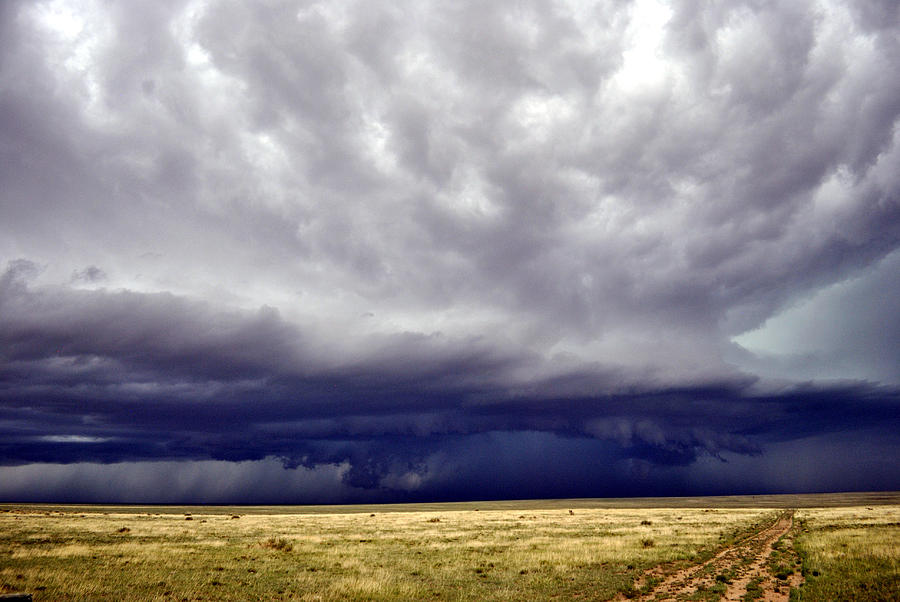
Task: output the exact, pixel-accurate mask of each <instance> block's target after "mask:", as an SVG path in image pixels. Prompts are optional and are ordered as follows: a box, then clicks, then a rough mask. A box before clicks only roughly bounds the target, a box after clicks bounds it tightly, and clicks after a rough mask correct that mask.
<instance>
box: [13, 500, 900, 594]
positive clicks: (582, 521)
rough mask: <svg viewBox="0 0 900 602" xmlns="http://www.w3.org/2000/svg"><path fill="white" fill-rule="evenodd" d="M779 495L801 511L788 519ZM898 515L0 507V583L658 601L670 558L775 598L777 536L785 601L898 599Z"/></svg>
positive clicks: (696, 508)
mask: <svg viewBox="0 0 900 602" xmlns="http://www.w3.org/2000/svg"><path fill="white" fill-rule="evenodd" d="M784 508H805V509H803V510H799V511H797V512H796V514H795V515H794V517H795V519H794V521H793V523H791V522H790V520H789V519H790V516H791V514H792V513H790V512H788V513H785V512H784V511H783V510H782V509H784ZM779 517H780V518H779ZM776 519H778V521H779V522H776ZM784 521H788V522H784ZM781 525H784V526H783V527H781ZM898 525H900V494H897V493H887V494H885V493H877V494H829V495H815V496H751V497H720V498H668V499H651V500H635V499H631V500H533V501H510V502H479V503H469V502H467V503H458V504H415V505H389V506H381V505H379V506H317V507H309V506H306V507H301V506H298V507H293V506H292V507H285V506H268V507H211V506H206V507H172V506H140V507H138V506H49V505H0V593H10V592H14V591H22V592H28V593H32V594H34V596H35V600H66V599H79V600H102V599H107V600H242V599H265V600H279V599H282V600H283V599H296V600H397V599H401V600H423V599H432V600H475V599H479V600H480V599H484V600H510V599H515V600H534V599H550V598H554V597H555V598H557V599H587V600H609V599H613V598H617V597H618V598H620V599H622V598H626V597H630V598H636V599H637V598H640V599H646V600H651V599H660V600H661V599H670V598H667V596H669V595H671V596H675V595H676V594H668V593H666V592H667V591H675V590H674V589H672V590H665V589H664V586H665V585H666V583H668V581H673V579H674V578H675V577H676V576H678V574H677V571H688V572H686V573H685V575H687V576H686V577H684V579H682V581H683V582H684V583H683V584H680V585H679V587H681V588H682V589H681V590H679V591H681V592H682V593H680V594H678V595H679V596H681V595H683V596H684V599H695V600H717V599H720V597H721V596H722V595H724V594H725V592H726V591H731V590H733V589H734V588H736V587H740V588H745V587H749V589H747V595H751V594H752V593H753V592H755V591H756V590H757V589H759V587H762V586H765V583H764V582H762V581H761V578H759V577H758V575H757V574H756V573H752V571H754V570H756V571H758V570H763V572H765V571H768V572H770V573H772V575H768V579H769V582H770V583H769V585H768V587H774V588H775V591H776V593H777V594H778V595H783V597H784V599H787V597H788V595H789V590H790V584H791V583H792V582H791V581H790V579H799V574H800V572H801V564H800V562H801V561H800V560H799V559H796V560H794V556H792V554H794V552H793V548H794V547H795V548H796V549H797V550H798V551H799V552H801V553H802V554H803V560H802V569H803V572H804V573H808V575H807V582H806V583H805V584H803V585H802V586H797V587H798V588H799V589H797V591H796V592H795V593H794V594H793V596H794V599H796V597H797V593H798V592H799V593H802V594H803V597H802V599H804V600H818V599H822V600H824V599H873V600H874V599H900V570H898V558H900V552H898V551H897V546H896V542H897V541H900V537H898V536H900V531H898ZM789 527H790V531H787V532H785V531H784V530H785V529H788V528H789ZM779 529H780V530H779ZM782 533H785V535H784V536H782V535H781V534H782ZM767 534H771V535H767ZM776 539H777V541H776ZM748 542H751V543H754V546H755V547H754V548H753V549H754V550H755V553H757V554H763V553H765V555H766V562H768V563H769V564H764V563H763V562H762V560H760V561H759V562H757V563H756V564H758V565H760V566H762V567H763V568H762V569H760V568H759V567H757V566H755V565H752V563H751V562H750V561H749V560H746V558H749V556H748V555H747V554H745V553H743V552H742V554H743V556H742V557H743V558H745V560H742V561H740V562H738V561H735V562H733V563H732V564H729V565H728V567H727V570H726V569H724V568H717V567H719V566H720V564H721V563H722V562H725V560H727V558H728V554H727V552H730V551H731V550H738V549H740V550H744V548H746V549H750V547H749V543H748ZM791 542H793V544H792V543H791ZM792 545H793V547H792ZM741 546H743V547H741ZM767 546H769V547H767ZM773 550H775V551H773ZM770 553H771V554H772V556H771V558H769V556H768V554H770ZM732 555H733V556H735V557H737V555H736V554H732ZM759 558H761V559H762V558H763V557H762V556H759ZM778 563H781V565H778ZM769 565H771V566H769ZM782 565H783V566H782ZM721 566H725V565H721ZM766 567H769V568H766ZM701 569H702V570H701ZM717 571H718V572H719V574H714V573H717ZM788 571H790V572H788ZM779 572H780V573H784V575H779V577H778V578H776V577H775V576H774V575H775V574H776V573H779ZM814 572H815V574H814ZM751 573H752V574H751ZM760 574H761V573H760ZM787 575H793V576H791V577H788V576H787ZM779 579H780V580H779ZM745 582H747V583H746V584H745ZM870 584H874V585H870ZM754 588H756V589H754ZM795 589H796V588H795ZM687 591H690V592H693V593H690V594H683V592H687ZM742 591H743V590H742ZM729 595H730V594H729ZM746 599H753V598H746ZM776 599H777V598H776Z"/></svg>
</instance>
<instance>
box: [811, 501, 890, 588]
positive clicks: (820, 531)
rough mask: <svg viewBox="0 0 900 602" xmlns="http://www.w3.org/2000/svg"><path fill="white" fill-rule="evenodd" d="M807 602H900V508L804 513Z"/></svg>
mask: <svg viewBox="0 0 900 602" xmlns="http://www.w3.org/2000/svg"><path fill="white" fill-rule="evenodd" d="M797 519H798V520H799V521H800V526H801V530H800V531H801V532H800V535H799V537H798V538H797V542H796V545H797V549H798V551H799V552H800V553H801V555H802V556H803V573H804V576H805V578H806V584H805V585H804V586H803V597H802V599H804V600H900V545H898V542H900V506H874V507H853V508H829V509H811V510H803V511H801V512H798V513H797Z"/></svg>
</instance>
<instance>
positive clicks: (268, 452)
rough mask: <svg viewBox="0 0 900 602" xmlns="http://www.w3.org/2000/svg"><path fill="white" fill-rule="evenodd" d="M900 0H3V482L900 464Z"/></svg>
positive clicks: (654, 475)
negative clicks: (260, 0) (259, 0)
mask: <svg viewBox="0 0 900 602" xmlns="http://www.w3.org/2000/svg"><path fill="white" fill-rule="evenodd" d="M898 73H900V4H898V3H897V2H896V1H895V0H804V1H797V2H793V1H792V2H778V1H769V0H743V1H736V0H708V1H697V0H633V1H629V0H597V1H594V2H591V1H582V0H558V1H553V2H549V1H537V0H535V1H531V0H517V1H515V2H513V1H501V2H474V1H473V2H468V1H460V2H443V1H436V0H435V1H431V0H415V1H412V0H411V1H408V2H407V1H404V0H399V1H394V0H392V1H391V2H372V1H354V0H346V1H339V0H323V1H321V2H316V1H312V0H310V1H307V0H298V1H294V0H267V1H264V2H219V1H209V2H206V1H202V0H200V1H195V0H165V1H160V0H146V1H136V2H106V1H102V0H96V1H91V0H83V1H65V0H52V1H40V0H3V2H0V500H7V501H12V500H18V501H26V500H31V501H37V500H48V501H121V502H142V501H147V502H151V501H156V502H247V503H271V502H294V503H303V502H361V501H404V500H410V501H415V500H438V499H447V500H449V499H486V498H519V497H576V496H578V497H587V496H591V497H594V496H597V497H600V496H604V497H605V496H620V495H682V494H715V493H762V492H792V491H828V490H853V489H900V467H898V466H900V462H898V460H900V342H898V341H900V125H898V124H900V77H898Z"/></svg>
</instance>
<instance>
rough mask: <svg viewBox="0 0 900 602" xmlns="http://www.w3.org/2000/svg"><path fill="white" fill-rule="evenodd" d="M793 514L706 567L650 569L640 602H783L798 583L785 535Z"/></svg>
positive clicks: (728, 549) (795, 557) (796, 558)
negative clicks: (648, 587) (667, 601)
mask: <svg viewBox="0 0 900 602" xmlns="http://www.w3.org/2000/svg"><path fill="white" fill-rule="evenodd" d="M793 515H794V512H793V510H790V511H787V512H785V513H783V514H782V515H781V516H780V517H779V518H778V520H776V521H775V522H774V523H773V524H771V525H769V526H768V527H765V528H763V529H760V530H759V531H757V532H756V533H753V534H752V535H750V536H748V537H745V538H744V539H742V540H740V541H738V542H736V543H734V544H733V545H730V546H728V547H726V548H724V549H722V550H721V551H719V552H718V553H717V554H716V555H715V556H713V557H712V558H711V559H709V560H707V561H706V562H702V563H700V564H695V565H693V566H689V567H686V568H683V569H680V570H677V571H675V572H673V573H668V574H666V573H664V571H663V570H662V569H660V568H656V569H651V570H650V571H648V572H647V574H645V575H644V578H643V579H642V580H641V581H642V583H640V584H639V585H643V584H646V583H651V584H652V583H654V582H655V581H658V583H656V584H655V585H654V586H653V587H652V589H650V591H649V593H647V594H645V595H643V596H641V598H640V599H641V600H646V601H651V600H653V601H662V600H729V601H732V600H763V601H766V602H769V601H782V600H783V601H785V602H786V601H787V600H789V598H790V590H791V588H796V587H799V586H800V584H801V583H802V581H803V577H802V576H801V575H800V571H799V556H798V555H797V554H796V552H794V549H793V538H792V537H791V535H790V531H791V527H792V526H793Z"/></svg>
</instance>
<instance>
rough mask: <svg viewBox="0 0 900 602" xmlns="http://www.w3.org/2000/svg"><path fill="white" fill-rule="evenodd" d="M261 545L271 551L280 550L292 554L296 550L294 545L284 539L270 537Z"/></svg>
mask: <svg viewBox="0 0 900 602" xmlns="http://www.w3.org/2000/svg"><path fill="white" fill-rule="evenodd" d="M260 545H262V547H264V548H269V549H270V550H278V551H279V552H290V551H291V550H293V549H294V546H293V544H292V543H291V542H289V541H288V540H287V539H285V538H283V537H270V538H269V539H267V540H265V541H263V542H262V544H260Z"/></svg>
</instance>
